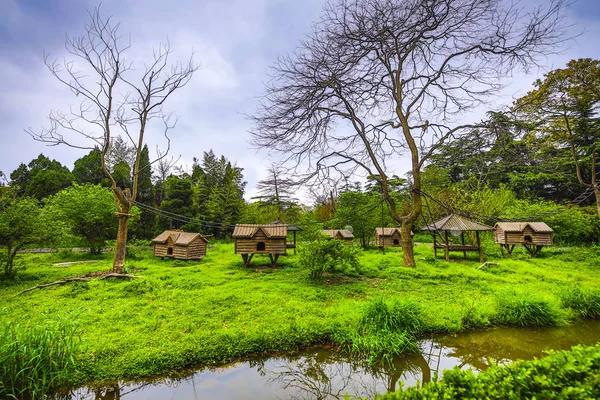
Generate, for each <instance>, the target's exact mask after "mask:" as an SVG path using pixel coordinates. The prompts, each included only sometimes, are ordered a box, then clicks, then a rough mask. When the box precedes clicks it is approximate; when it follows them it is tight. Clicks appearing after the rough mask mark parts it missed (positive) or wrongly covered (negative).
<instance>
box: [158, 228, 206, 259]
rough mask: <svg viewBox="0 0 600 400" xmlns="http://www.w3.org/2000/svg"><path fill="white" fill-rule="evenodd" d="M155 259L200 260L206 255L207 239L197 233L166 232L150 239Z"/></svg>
mask: <svg viewBox="0 0 600 400" xmlns="http://www.w3.org/2000/svg"><path fill="white" fill-rule="evenodd" d="M152 244H153V245H154V255H155V256H156V257H172V258H176V259H178V260H201V259H202V258H203V257H204V256H205V255H206V247H207V245H208V239H206V237H204V236H202V235H201V234H199V233H194V232H183V231H179V230H167V231H164V232H163V233H161V234H160V235H158V236H157V237H155V238H154V239H152Z"/></svg>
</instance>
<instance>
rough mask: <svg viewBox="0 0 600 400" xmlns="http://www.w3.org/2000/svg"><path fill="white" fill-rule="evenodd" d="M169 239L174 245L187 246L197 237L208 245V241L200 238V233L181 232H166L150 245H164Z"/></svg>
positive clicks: (202, 237)
mask: <svg viewBox="0 0 600 400" xmlns="http://www.w3.org/2000/svg"><path fill="white" fill-rule="evenodd" d="M169 237H170V238H171V240H172V241H173V243H174V244H176V245H181V246H187V245H189V244H190V243H192V241H194V240H195V239H196V238H197V237H200V239H202V240H204V241H205V242H207V243H208V239H206V238H205V237H204V236H202V235H201V234H200V233H195V232H183V231H170V230H166V231H164V232H163V233H161V234H160V235H158V236H157V237H155V238H154V239H152V243H166V242H167V240H169Z"/></svg>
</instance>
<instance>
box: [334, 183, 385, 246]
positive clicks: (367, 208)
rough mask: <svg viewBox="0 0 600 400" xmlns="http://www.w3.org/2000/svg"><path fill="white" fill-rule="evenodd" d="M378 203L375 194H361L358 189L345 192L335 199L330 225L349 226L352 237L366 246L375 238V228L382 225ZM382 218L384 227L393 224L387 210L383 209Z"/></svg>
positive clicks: (379, 196) (379, 200) (378, 198)
mask: <svg viewBox="0 0 600 400" xmlns="http://www.w3.org/2000/svg"><path fill="white" fill-rule="evenodd" d="M380 203H381V195H380V194H378V193H377V192H373V191H370V192H362V191H360V190H358V188H357V189H356V190H347V191H345V192H343V193H342V194H341V195H340V196H339V197H338V199H337V203H336V212H335V219H334V220H333V221H332V222H331V223H330V225H332V226H336V227H339V226H346V225H351V226H352V227H353V228H354V232H353V233H354V237H356V238H358V239H360V242H361V245H363V246H366V245H367V244H368V243H369V241H370V240H371V239H372V238H373V237H374V236H375V228H376V227H378V226H381V224H382V214H381V205H380ZM378 205H379V206H378ZM384 208H385V206H384ZM383 217H384V218H383V223H384V224H385V226H388V225H390V224H393V221H392V219H391V217H390V213H389V212H388V211H387V209H384V214H383Z"/></svg>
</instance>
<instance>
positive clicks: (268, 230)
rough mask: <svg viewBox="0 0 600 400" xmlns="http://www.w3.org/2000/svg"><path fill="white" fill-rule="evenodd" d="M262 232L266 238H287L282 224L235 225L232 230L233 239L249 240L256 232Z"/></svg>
mask: <svg viewBox="0 0 600 400" xmlns="http://www.w3.org/2000/svg"><path fill="white" fill-rule="evenodd" d="M259 229H260V230H262V231H263V232H264V233H265V235H266V236H267V237H268V238H273V239H281V238H287V226H286V225H284V224H266V225H258V224H237V225H236V226H235V229H234V230H233V235H231V236H232V237H233V238H251V237H254V235H255V234H256V232H257V231H258V230H259Z"/></svg>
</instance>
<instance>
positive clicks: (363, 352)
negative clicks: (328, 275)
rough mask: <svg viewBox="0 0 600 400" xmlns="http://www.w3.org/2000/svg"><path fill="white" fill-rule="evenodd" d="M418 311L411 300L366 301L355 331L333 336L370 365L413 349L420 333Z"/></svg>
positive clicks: (421, 327)
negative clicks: (389, 301) (390, 301)
mask: <svg viewBox="0 0 600 400" xmlns="http://www.w3.org/2000/svg"><path fill="white" fill-rule="evenodd" d="M421 314H422V313H421V308H420V307H419V306H418V304H416V303H415V302H413V301H397V300H395V301H393V302H392V303H391V304H387V303H386V302H385V301H384V300H383V299H382V298H377V299H375V300H372V301H370V302H369V303H368V304H367V305H366V307H365V309H364V311H363V316H362V319H361V320H360V323H359V325H358V328H357V329H356V330H351V331H348V332H346V333H345V334H342V335H340V334H338V335H337V336H336V335H334V340H336V341H337V342H338V343H340V344H341V345H342V347H347V348H348V349H349V350H350V351H351V352H352V353H354V354H355V355H357V356H360V357H366V358H367V362H369V363H374V362H379V361H384V360H389V359H390V358H391V357H393V356H395V355H401V354H406V353H410V352H414V351H416V350H417V348H418V346H417V340H416V335H417V334H419V333H420V332H422V330H423V318H422V315H421Z"/></svg>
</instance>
